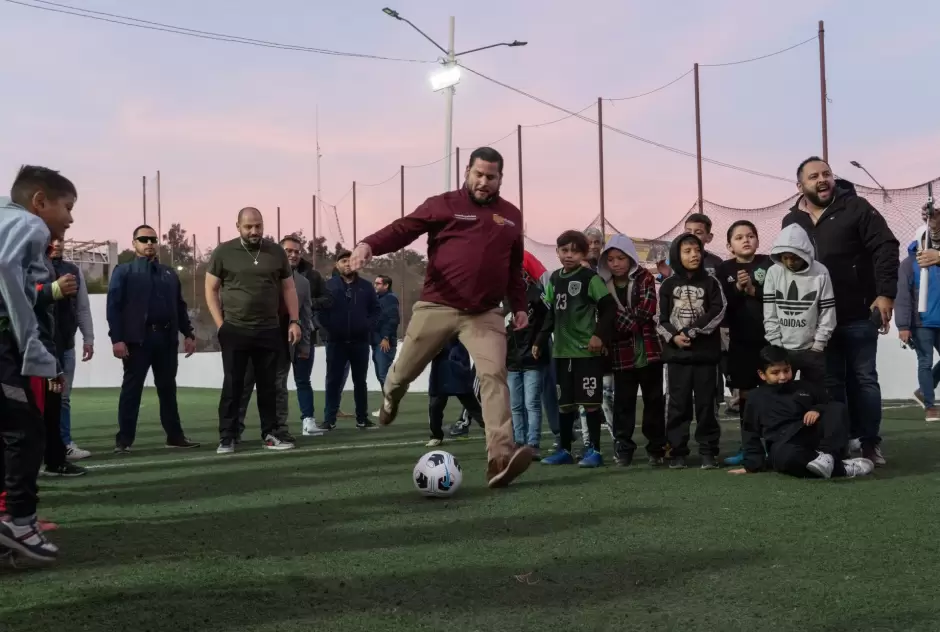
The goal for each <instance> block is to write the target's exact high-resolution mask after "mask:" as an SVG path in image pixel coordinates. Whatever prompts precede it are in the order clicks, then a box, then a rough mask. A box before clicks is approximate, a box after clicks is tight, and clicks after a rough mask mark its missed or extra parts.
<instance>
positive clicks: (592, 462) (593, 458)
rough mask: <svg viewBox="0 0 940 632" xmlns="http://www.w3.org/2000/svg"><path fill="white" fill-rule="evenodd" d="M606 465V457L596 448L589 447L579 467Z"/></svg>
mask: <svg viewBox="0 0 940 632" xmlns="http://www.w3.org/2000/svg"><path fill="white" fill-rule="evenodd" d="M602 465H604V457H603V456H601V453H600V452H598V451H597V450H595V449H594V448H588V449H587V451H586V452H585V453H584V456H583V457H582V458H581V462H580V463H578V467H601V466H602Z"/></svg>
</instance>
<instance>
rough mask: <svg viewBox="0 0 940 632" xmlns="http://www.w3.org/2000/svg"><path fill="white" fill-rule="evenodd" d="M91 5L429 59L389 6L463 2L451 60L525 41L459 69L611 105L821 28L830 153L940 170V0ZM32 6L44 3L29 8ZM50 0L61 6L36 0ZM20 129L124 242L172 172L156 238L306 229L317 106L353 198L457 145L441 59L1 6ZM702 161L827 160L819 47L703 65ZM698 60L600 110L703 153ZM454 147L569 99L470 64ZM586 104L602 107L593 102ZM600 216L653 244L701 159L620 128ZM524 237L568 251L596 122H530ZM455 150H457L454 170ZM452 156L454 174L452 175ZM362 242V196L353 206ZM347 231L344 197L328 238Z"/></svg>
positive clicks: (386, 203)
mask: <svg viewBox="0 0 940 632" xmlns="http://www.w3.org/2000/svg"><path fill="white" fill-rule="evenodd" d="M63 1H64V2H65V3H66V4H70V5H72V6H75V7H81V8H85V9H91V10H96V11H104V12H109V13H116V14H122V15H126V16H129V17H134V18H139V19H143V20H151V21H156V22H162V23H167V24H172V25H175V26H181V27H187V28H189V29H198V30H204V31H213V32H218V33H225V34H229V35H235V36H240V37H248V38H254V39H261V40H269V41H273V42H279V43H285V44H293V45H301V46H309V47H318V48H327V49H334V50H339V51H347V52H356V53H368V54H375V55H383V56H390V57H403V58H411V59H424V60H429V61H433V60H435V59H436V58H437V57H438V55H439V52H438V51H436V49H435V48H434V47H433V46H432V45H431V44H430V43H429V42H427V41H426V40H424V39H423V38H422V37H421V36H420V35H419V34H418V33H417V32H415V31H414V30H412V29H411V28H410V27H409V26H408V25H407V24H405V23H403V22H398V21H396V20H393V19H392V18H389V17H388V16H386V15H384V14H383V13H382V11H381V9H382V7H383V6H386V3H392V4H391V5H390V6H392V8H394V9H397V10H398V11H399V12H400V13H401V14H402V15H403V16H405V17H407V18H409V19H410V20H412V21H413V22H415V23H416V24H417V25H418V26H419V27H421V28H422V29H423V30H425V31H426V32H427V33H428V34H429V35H431V36H432V37H434V38H435V39H436V40H437V41H438V42H440V43H441V44H443V45H446V40H447V23H448V16H449V15H454V16H456V20H457V26H456V43H457V44H456V48H457V50H458V51H461V50H465V49H469V48H475V47H477V46H483V45H487V44H491V43H495V42H500V41H511V40H514V39H519V40H525V41H528V42H529V44H528V46H526V47H524V48H496V49H493V50H489V51H483V52H479V53H474V54H472V55H469V56H467V57H465V58H463V60H462V61H463V63H465V64H466V65H467V66H469V67H471V68H474V69H476V70H478V71H480V72H482V73H484V74H486V75H488V76H490V77H493V78H495V79H498V80H499V81H502V82H505V83H508V84H511V85H513V86H515V87H518V88H520V89H522V90H525V91H527V92H529V93H531V94H534V95H536V96H538V97H540V98H542V99H545V100H547V101H551V102H552V103H555V104H557V105H560V106H562V107H565V108H568V109H572V110H581V109H582V108H584V107H585V106H588V105H589V104H591V103H592V102H593V101H596V99H597V97H599V96H601V97H604V98H605V99H608V98H609V99H616V98H618V97H625V96H630V95H634V94H638V93H643V92H646V91H648V90H652V89H654V88H657V87H659V86H661V85H663V84H665V83H667V82H669V81H671V80H672V79H674V78H676V77H678V76H679V75H681V74H682V73H683V72H686V71H687V70H689V69H690V68H691V67H692V64H693V63H694V62H699V63H702V64H713V63H723V62H730V61H736V60H741V59H747V58H752V57H756V56H760V55H764V54H767V53H772V52H774V51H777V50H780V49H783V48H786V47H788V46H791V45H793V44H796V43H798V42H800V41H803V40H805V39H808V38H811V37H813V36H814V35H815V33H816V31H817V22H818V20H820V19H822V20H825V22H826V59H827V71H828V79H829V90H828V92H829V98H830V99H831V102H830V103H829V147H830V158H831V163H832V166H833V168H834V170H835V171H836V172H837V173H839V174H842V175H846V176H849V177H851V178H853V179H855V180H856V181H858V182H860V183H863V184H870V182H869V181H868V180H867V178H866V177H865V176H864V174H862V173H860V172H859V171H858V170H856V169H854V168H853V167H851V166H849V161H850V160H858V161H860V162H861V163H862V164H864V165H865V166H866V167H868V169H869V170H870V171H871V172H872V173H873V174H874V175H875V177H876V178H878V179H879V180H880V181H881V183H882V184H883V185H885V186H886V187H888V188H893V187H907V186H913V185H917V184H921V183H923V182H925V181H927V180H929V179H931V178H934V177H937V176H938V175H940V151H938V150H937V147H938V146H940V123H938V120H937V107H938V106H937V95H938V92H937V89H936V77H937V75H936V61H937V59H938V50H940V31H938V28H937V25H938V24H940V3H928V2H923V1H921V2H915V1H907V2H894V3H891V4H890V5H889V4H888V3H885V2H879V1H876V0H866V1H859V0H832V1H826V0H820V1H817V2H813V3H806V2H797V3H794V2H768V1H760V2H758V1H753V0H750V1H746V0H721V1H711V2H695V1H692V0H685V1H675V2H660V3H650V2H635V1H633V0H619V1H616V0H608V1H602V0H582V1H581V2H577V3H572V2H562V1H560V0H539V1H536V0H529V1H512V0H507V1H504V2H500V3H488V4H482V5H481V4H473V3H464V2H460V3H458V2H449V1H439V2H433V3H432V2H427V1H424V2H422V1H419V0H382V1H375V2H373V1H367V0H349V1H346V2H310V1H309V0H306V1H305V0H269V1H268V2H263V3H262V2H259V1H257V0H198V1H194V0H161V1H160V2H155V1H148V2H145V1H143V0H135V1H128V0H124V1H119V0H75V1H74V2H69V0H63ZM22 2H24V3H26V4H34V0H22ZM45 6H49V5H45ZM0 23H2V24H3V26H4V29H3V31H4V36H3V38H0V58H2V59H3V60H4V61H5V63H4V64H3V65H2V78H3V81H4V85H5V86H6V90H7V96H6V98H5V99H3V101H2V103H0V121H3V140H2V143H0V173H3V174H7V178H8V179H9V178H12V176H13V175H14V174H15V171H16V169H17V168H18V167H19V165H20V164H22V163H33V164H42V165H46V166H49V167H52V168H55V169H59V170H61V171H62V173H63V174H65V175H66V176H68V177H69V178H71V179H72V180H73V181H74V182H75V183H76V185H77V187H78V189H79V200H78V205H77V206H76V210H75V220H76V221H75V224H74V226H73V228H72V231H71V234H70V236H71V237H73V238H76V239H88V240H91V239H95V240H108V239H111V240H117V241H118V242H119V243H120V244H121V247H122V248H123V247H127V246H129V244H130V235H131V230H132V229H133V228H134V227H135V226H136V225H138V224H140V223H141V221H142V211H141V176H144V175H146V176H148V180H149V184H150V190H149V193H150V195H149V200H148V220H149V221H150V222H151V223H155V222H156V197H155V194H154V193H155V186H154V184H155V183H154V177H155V174H156V172H157V170H158V169H159V170H160V171H161V173H162V179H163V196H162V199H163V213H162V218H163V219H162V225H163V230H164V232H165V231H166V229H167V228H168V226H169V225H170V224H171V223H172V222H181V223H182V224H183V226H184V228H186V229H187V230H188V231H189V232H190V233H196V234H197V235H198V240H199V245H200V247H204V246H208V245H214V244H215V238H216V226H221V227H222V238H223V239H226V238H231V237H234V236H235V234H236V232H235V215H236V212H237V210H238V209H239V208H241V207H243V206H257V207H258V208H260V209H261V210H262V211H263V212H264V214H265V218H266V224H267V232H269V233H272V234H273V233H274V232H275V231H276V227H275V212H274V210H275V207H277V206H280V207H281V209H282V220H281V232H282V233H286V232H290V231H293V230H296V229H301V228H302V229H303V230H304V232H305V233H306V234H307V235H309V234H310V233H311V228H312V227H311V197H310V196H311V195H312V194H313V193H315V191H316V151H315V125H314V119H315V116H314V113H315V110H316V108H317V106H319V112H320V145H321V148H322V153H323V159H322V193H323V198H324V199H325V200H326V201H327V202H329V203H337V201H338V200H340V199H341V198H343V195H344V194H345V193H346V192H347V190H348V189H349V188H350V186H351V184H352V182H353V180H357V181H358V182H359V183H360V184H361V185H365V184H374V183H378V182H382V181H383V180H386V179H387V178H389V177H390V176H392V175H393V174H394V173H395V172H396V171H397V170H398V167H399V165H401V164H405V165H422V164H425V163H430V162H432V161H435V160H438V159H440V158H441V157H442V156H443V153H444V138H443V137H444V97H443V95H442V94H439V93H434V92H432V91H431V89H430V87H429V83H428V76H429V74H430V73H431V72H432V71H433V70H434V68H435V66H434V65H433V64H416V63H402V62H394V61H380V60H371V59H357V58H348V57H336V56H327V55H319V54H311V53H306V52H296V51H288V50H274V49H268V48H258V47H254V46H246V45H240V44H232V43H225V42H217V41H207V40H202V39H195V38H192V37H186V36H182V35H176V34H170V33H164V32H156V31H150V30H141V29H136V28H131V27H127V26H119V25H115V24H109V23H104V22H98V21H92V20H88V19H84V18H81V17H74V16H71V15H62V14H59V13H51V12H48V11H44V10H39V9H35V8H27V7H24V6H21V5H18V4H14V3H11V2H8V1H6V0H2V1H0ZM701 86H702V88H701V99H702V128H703V138H702V142H703V153H704V155H705V156H707V157H710V158H713V159H716V160H720V161H723V162H727V163H733V164H735V165H739V166H742V167H747V168H750V169H754V170H757V171H761V172H765V173H769V174H774V175H778V176H783V177H786V178H793V177H795V176H794V171H795V168H796V165H797V164H798V163H799V162H800V160H801V159H803V158H805V157H806V156H808V155H811V154H815V153H821V151H822V149H821V133H820V103H819V62H818V44H817V42H816V41H812V42H810V43H808V44H806V45H803V46H800V47H798V48H796V49H794V50H791V51H789V52H786V53H783V54H781V55H777V56H774V57H771V58H768V59H765V60H761V61H756V62H753V63H747V64H740V65H734V66H725V67H715V68H702V70H701ZM693 99H694V97H693V82H692V76H691V74H690V75H689V76H687V77H685V78H684V79H682V80H681V81H679V82H677V83H676V84H674V85H672V86H670V87H668V88H666V89H664V90H662V91H660V92H657V93H655V94H653V95H651V96H647V97H644V98H640V99H634V100H630V101H619V102H618V101H613V102H611V101H605V104H604V119H605V122H607V123H609V124H611V125H613V126H616V127H619V128H621V129H623V130H626V131H629V132H631V133H634V134H637V135H640V136H643V137H645V138H648V139H652V140H655V141H657V142H661V143H665V144H668V145H672V146H674V147H677V148H680V149H683V150H687V151H691V152H694V151H695V127H694V100H693ZM454 112H455V114H454V141H455V144H456V145H459V146H460V147H461V148H466V149H462V150H461V154H462V159H463V160H465V159H466V157H467V156H468V155H469V150H470V149H471V148H473V147H476V146H478V145H481V144H485V143H489V142H491V141H494V140H496V139H500V138H502V137H504V136H506V135H507V134H510V133H511V132H513V130H514V129H515V126H516V124H523V125H531V124H537V123H543V122H547V121H552V120H556V119H558V118H560V117H562V116H564V113H562V112H559V111H557V110H554V109H552V108H550V107H547V106H545V105H542V104H540V103H538V102H536V101H533V100H530V99H528V98H526V97H524V96H521V95H519V94H516V93H514V92H511V91H509V90H507V89H505V88H503V87H500V86H498V85H495V84H493V83H490V82H488V81H486V80H484V79H481V78H479V77H477V76H474V75H472V74H470V73H467V72H464V75H463V79H462V81H461V83H460V84H459V86H458V88H457V95H456V97H455V110H454ZM584 114H585V115H586V116H590V117H591V118H594V117H595V116H596V108H595V107H592V108H591V109H589V110H586V111H585V112H584ZM604 143H605V150H606V158H605V160H606V170H605V171H606V196H605V197H606V205H607V217H608V219H609V220H610V221H611V222H612V223H613V224H615V225H616V226H617V227H619V228H620V229H621V230H623V231H624V232H627V233H629V234H632V235H634V236H643V237H652V236H656V235H659V234H660V233H662V232H664V231H666V230H667V229H669V228H670V227H671V226H672V225H673V224H674V223H675V222H676V221H677V220H678V219H679V218H680V217H681V216H682V215H683V213H685V211H687V210H688V208H689V207H690V206H691V205H692V204H693V202H694V201H695V196H696V175H695V160H694V159H691V158H688V157H684V156H679V155H676V154H673V153H670V152H667V151H664V150H662V149H659V148H656V147H652V146H649V145H647V144H643V143H640V142H637V141H635V140H632V139H629V138H625V137H623V136H620V135H618V134H615V133H611V132H606V133H605V139H604ZM523 144H524V148H523V152H524V154H523V161H524V177H525V218H526V224H527V230H528V235H529V236H530V237H531V238H533V239H535V240H537V241H542V242H552V241H553V240H554V238H555V236H556V235H557V234H558V233H559V232H560V231H562V230H564V229H565V228H570V227H577V228H582V227H584V226H585V225H586V224H587V223H588V222H590V221H591V220H592V219H593V218H594V216H595V215H596V214H597V212H598V205H599V202H598V200H599V192H598V164H597V162H598V158H597V128H596V126H592V125H591V124H589V123H586V122H583V121H580V120H578V119H576V118H571V119H568V120H566V121H564V122H561V123H558V124H555V125H551V126H546V127H541V128H529V129H525V130H524V131H523ZM494 146H495V147H496V148H497V149H499V150H500V151H502V152H503V153H504V155H505V157H506V163H507V164H506V170H505V180H504V184H503V195H504V196H505V197H506V198H507V199H509V200H510V201H513V202H517V201H518V198H519V193H518V158H517V153H516V140H515V136H514V135H510V136H509V137H508V138H505V139H504V140H502V141H501V142H499V143H496V144H495V145H494ZM443 165H444V163H437V164H434V165H432V166H428V167H424V168H412V169H406V178H405V185H406V195H405V201H406V212H410V211H411V210H413V209H414V207H415V206H416V205H418V204H419V203H420V202H421V201H423V200H424V199H425V198H426V197H428V196H430V195H433V194H436V193H439V192H440V190H441V188H442V186H443V169H444V166H443ZM451 165H453V163H452V162H451ZM453 168H454V167H453V166H451V169H453ZM399 186H400V185H399V180H398V178H394V179H392V180H391V181H389V182H387V183H386V184H384V185H382V186H378V187H364V186H360V187H359V190H358V196H357V201H358V237H359V238H361V237H363V236H365V235H366V234H368V233H370V232H372V231H373V230H375V229H377V228H379V227H381V226H382V225H384V224H386V223H387V222H389V221H391V220H392V219H394V218H396V217H398V215H399V212H400V202H399ZM704 190H705V197H706V198H707V199H709V200H711V201H713V202H716V203H719V204H724V205H727V206H734V207H763V206H767V205H770V204H774V203H776V202H778V201H780V200H782V199H784V198H785V197H787V196H788V195H791V194H792V193H793V192H794V191H795V188H794V184H793V183H792V182H781V181H775V180H771V179H765V178H762V177H757V176H753V175H748V174H745V173H741V172H738V171H734V170H729V169H725V168H721V167H717V166H711V165H707V164H706V166H705V171H704ZM338 210H339V218H340V222H341V225H342V231H343V234H344V237H345V240H346V243H347V244H351V242H352V230H353V229H352V199H351V196H347V197H345V198H344V199H342V202H341V203H339V205H338ZM318 232H319V233H320V234H323V235H325V236H326V237H327V238H328V241H329V243H330V244H332V243H333V242H335V241H336V240H337V239H338V238H339V233H338V230H337V227H336V222H335V220H333V219H332V210H330V212H329V213H328V214H326V213H325V214H324V215H323V216H321V221H320V226H319V231H318Z"/></svg>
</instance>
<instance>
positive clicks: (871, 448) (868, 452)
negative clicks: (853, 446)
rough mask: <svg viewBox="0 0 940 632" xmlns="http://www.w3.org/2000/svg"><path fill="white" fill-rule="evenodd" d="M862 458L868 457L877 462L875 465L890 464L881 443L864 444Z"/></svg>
mask: <svg viewBox="0 0 940 632" xmlns="http://www.w3.org/2000/svg"><path fill="white" fill-rule="evenodd" d="M862 458H864V459H868V460H869V461H871V462H872V463H874V464H875V467H884V466H885V465H887V464H888V462H887V461H886V460H885V457H884V454H882V452H881V446H880V445H866V446H862Z"/></svg>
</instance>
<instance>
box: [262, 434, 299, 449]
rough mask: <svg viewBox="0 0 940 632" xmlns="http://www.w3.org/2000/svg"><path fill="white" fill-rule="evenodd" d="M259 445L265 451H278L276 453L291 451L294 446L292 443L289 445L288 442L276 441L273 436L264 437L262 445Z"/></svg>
mask: <svg viewBox="0 0 940 632" xmlns="http://www.w3.org/2000/svg"><path fill="white" fill-rule="evenodd" d="M261 445H263V446H264V449H265V450H278V451H282V450H293V449H294V444H293V443H290V442H288V441H282V440H281V439H278V438H277V437H275V436H274V435H268V436H266V437H265V438H264V443H262V444H261Z"/></svg>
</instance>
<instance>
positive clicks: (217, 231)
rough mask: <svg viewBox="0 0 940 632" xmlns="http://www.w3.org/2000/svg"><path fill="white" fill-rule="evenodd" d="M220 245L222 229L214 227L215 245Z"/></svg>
mask: <svg viewBox="0 0 940 632" xmlns="http://www.w3.org/2000/svg"><path fill="white" fill-rule="evenodd" d="M221 243H222V227H221V226H216V227H215V245H216V246H218V245H219V244H221Z"/></svg>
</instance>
